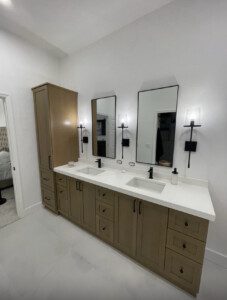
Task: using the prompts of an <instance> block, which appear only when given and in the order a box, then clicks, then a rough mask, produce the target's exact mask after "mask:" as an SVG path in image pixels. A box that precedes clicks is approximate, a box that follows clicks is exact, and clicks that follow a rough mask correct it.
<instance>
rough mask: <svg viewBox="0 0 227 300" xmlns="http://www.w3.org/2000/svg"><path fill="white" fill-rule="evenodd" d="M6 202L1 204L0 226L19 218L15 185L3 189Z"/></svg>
mask: <svg viewBox="0 0 227 300" xmlns="http://www.w3.org/2000/svg"><path fill="white" fill-rule="evenodd" d="M2 197H3V198H6V199H7V201H6V203H4V204H2V205H0V228H1V227H4V226H6V225H7V224H10V223H13V222H15V221H16V220H18V216H17V211H16V203H15V197H14V189H13V187H11V188H8V189H5V190H3V191H2Z"/></svg>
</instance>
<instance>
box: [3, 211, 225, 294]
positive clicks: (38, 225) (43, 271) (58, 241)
mask: <svg viewBox="0 0 227 300" xmlns="http://www.w3.org/2000/svg"><path fill="white" fill-rule="evenodd" d="M197 298H198V299H199V300H213V299H215V300H226V299H227V269H222V268H221V267H219V266H217V265H215V264H213V263H211V262H209V261H205V264H204V269H203V276H202V282H201V290H200V293H199V295H198V297H197ZM0 299H1V300H10V299H11V300H14V299H15V300H22V299H23V300H24V299H25V300H28V299H32V300H42V299H45V300H52V299H53V300H60V299H64V300H71V299H72V300H80V299H84V300H88V299H89V300H91V299H97V300H102V299H103V300H108V299H118V300H121V299H127V300H128V299H130V300H131V299H138V300H139V299H140V300H142V299H150V300H159V299H160V300H165V299H166V300H167V299H168V300H178V299H179V300H189V299H193V297H191V296H190V295H189V294H187V293H185V292H183V291H181V290H180V289H178V288H176V287H175V286H173V285H172V284H170V283H169V282H167V281H165V280H164V279H162V278H160V277H158V276H157V275H155V274H154V273H152V272H149V271H147V270H146V269H144V268H142V267H141V266H139V265H137V264H136V263H134V262H132V261H131V260H130V259H129V258H127V257H126V256H124V255H122V254H121V253H119V252H118V251H116V250H114V249H112V248H111V247H109V246H108V245H106V244H104V243H102V242H101V241H99V240H98V239H96V238H95V237H93V236H91V235H89V234H88V233H86V232H85V231H83V230H81V229H79V228H78V227H76V226H75V225H73V224H72V223H70V222H69V221H67V220H65V219H63V218H62V217H61V216H56V215H54V214H52V213H50V212H49V211H47V210H45V209H44V208H40V209H39V210H38V211H37V212H35V213H33V214H31V215H29V216H27V217H25V218H24V219H21V220H19V221H17V222H15V223H13V224H10V225H8V226H6V227H4V228H2V229H0Z"/></svg>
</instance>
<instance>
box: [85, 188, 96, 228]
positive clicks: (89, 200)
mask: <svg viewBox="0 0 227 300" xmlns="http://www.w3.org/2000/svg"><path fill="white" fill-rule="evenodd" d="M95 192H96V188H95V186H94V185H92V184H89V183H86V182H83V226H84V227H85V228H86V229H87V230H89V231H91V232H92V233H95V231H96V220H95V215H96V210H95Z"/></svg>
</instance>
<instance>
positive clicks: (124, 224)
mask: <svg viewBox="0 0 227 300" xmlns="http://www.w3.org/2000/svg"><path fill="white" fill-rule="evenodd" d="M136 229H137V199H133V198H132V197H130V196H127V195H124V194H117V195H116V214H115V236H114V245H115V247H117V248H118V249H119V250H121V251H122V252H124V253H126V254H128V255H130V256H132V257H135V254H136Z"/></svg>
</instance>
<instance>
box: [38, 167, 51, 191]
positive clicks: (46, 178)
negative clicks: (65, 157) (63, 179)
mask: <svg viewBox="0 0 227 300" xmlns="http://www.w3.org/2000/svg"><path fill="white" fill-rule="evenodd" d="M40 176H41V185H42V186H43V185H45V186H48V187H50V188H51V189H54V173H53V172H52V171H48V170H41V172H40Z"/></svg>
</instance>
